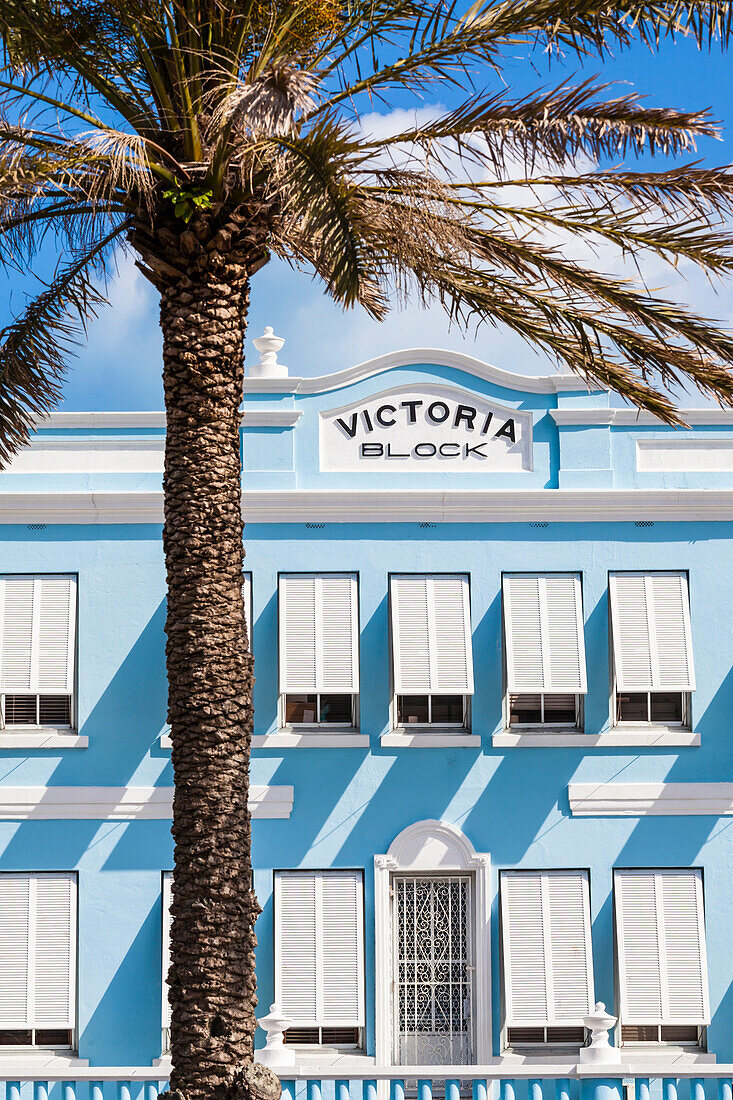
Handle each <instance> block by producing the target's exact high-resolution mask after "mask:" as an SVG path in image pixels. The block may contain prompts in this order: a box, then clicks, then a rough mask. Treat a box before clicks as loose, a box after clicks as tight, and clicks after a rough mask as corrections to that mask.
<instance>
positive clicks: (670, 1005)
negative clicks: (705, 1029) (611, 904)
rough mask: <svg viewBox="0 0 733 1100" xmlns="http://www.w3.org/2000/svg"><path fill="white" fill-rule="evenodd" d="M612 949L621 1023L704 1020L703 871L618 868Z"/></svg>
mask: <svg viewBox="0 0 733 1100" xmlns="http://www.w3.org/2000/svg"><path fill="white" fill-rule="evenodd" d="M614 886H615V890H614V894H615V902H616V949H617V955H618V970H619V983H620V987H621V988H620V993H621V1022H622V1023H624V1024H675V1023H680V1024H682V1023H684V1024H707V1023H709V1022H710V1006H709V998H708V977H707V957H706V948H705V922H704V914H703V896H702V875H701V872H700V871H698V870H680V871H617V872H616V874H615V876H614Z"/></svg>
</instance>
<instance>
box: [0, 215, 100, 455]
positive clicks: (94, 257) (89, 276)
mask: <svg viewBox="0 0 733 1100" xmlns="http://www.w3.org/2000/svg"><path fill="white" fill-rule="evenodd" d="M121 231H122V230H121V228H119V227H118V228H116V229H114V230H113V231H112V232H110V233H108V234H107V235H106V236H105V237H103V238H102V239H101V240H100V241H98V242H97V244H96V245H95V247H94V248H93V249H91V250H90V251H88V252H86V253H84V255H82V256H80V257H78V258H76V259H74V260H73V261H72V263H70V264H69V265H68V266H66V267H64V268H62V269H61V270H60V271H59V272H58V273H57V274H56V276H55V278H54V279H53V281H52V282H51V283H50V284H49V285H48V286H47V287H46V288H45V289H44V290H43V291H41V293H40V294H39V295H38V296H37V297H36V298H34V299H33V301H31V302H30V303H29V305H28V306H27V307H26V309H25V310H24V312H23V313H22V314H21V315H20V316H19V317H17V318H16V319H15V320H14V321H12V323H11V324H10V325H8V326H6V327H5V328H4V329H3V330H2V331H1V332H0V424H2V431H0V463H3V464H5V463H7V462H8V461H9V460H10V459H11V458H12V456H13V454H15V453H16V451H18V449H19V448H20V447H22V446H23V445H24V444H25V443H27V442H28V438H29V435H30V432H31V431H32V429H33V425H34V422H35V421H36V420H37V418H39V417H43V416H45V415H46V414H47V413H48V412H50V411H51V409H53V408H55V407H56V405H57V404H58V402H59V399H60V397H61V381H62V379H63V375H64V373H65V363H66V358H67V356H68V355H69V354H70V353H71V352H72V351H73V348H74V346H75V344H76V343H78V341H79V339H80V338H81V336H82V335H83V334H84V332H85V331H86V325H87V323H88V321H89V320H90V319H91V318H92V317H94V316H95V314H96V310H97V309H98V308H99V306H101V305H103V304H104V303H105V302H106V298H105V296H104V294H103V293H102V292H101V291H100V290H99V288H98V286H97V285H96V283H95V281H94V277H95V276H97V277H99V276H100V275H102V274H103V273H104V271H105V259H106V255H107V253H108V251H109V249H110V247H111V245H112V243H113V242H114V240H115V238H117V237H118V236H119V235H120V232H121Z"/></svg>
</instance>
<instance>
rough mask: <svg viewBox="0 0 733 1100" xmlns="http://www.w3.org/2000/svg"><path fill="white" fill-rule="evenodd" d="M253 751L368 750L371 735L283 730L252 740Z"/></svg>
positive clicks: (349, 731)
mask: <svg viewBox="0 0 733 1100" xmlns="http://www.w3.org/2000/svg"><path fill="white" fill-rule="evenodd" d="M252 748H253V749H368V748H369V734H367V733H358V732H357V731H356V730H348V729H345V730H341V731H339V732H337V731H336V730H334V732H333V733H323V732H322V730H319V731H318V732H315V731H314V732H313V733H310V732H308V733H306V732H305V731H303V732H300V731H299V730H298V731H296V730H294V729H283V730H279V731H278V732H277V733H264V734H258V735H257V736H255V737H253V738H252Z"/></svg>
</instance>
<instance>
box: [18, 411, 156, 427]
mask: <svg viewBox="0 0 733 1100" xmlns="http://www.w3.org/2000/svg"><path fill="white" fill-rule="evenodd" d="M49 428H165V413H164V412H160V411H152V412H53V413H49V414H48V416H45V417H38V419H37V420H36V422H35V424H34V429H35V431H43V430H45V429H49Z"/></svg>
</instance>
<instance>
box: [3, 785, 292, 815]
mask: <svg viewBox="0 0 733 1100" xmlns="http://www.w3.org/2000/svg"><path fill="white" fill-rule="evenodd" d="M172 807H173V788H172V787H0V821H25V820H27V819H30V818H33V819H36V820H44V821H90V820H91V821H136V820H154V821H166V820H170V818H171V815H172ZM249 808H250V812H251V814H252V817H258V818H287V817H290V814H291V812H292V809H293V788H292V787H291V786H252V787H250V799H249Z"/></svg>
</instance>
